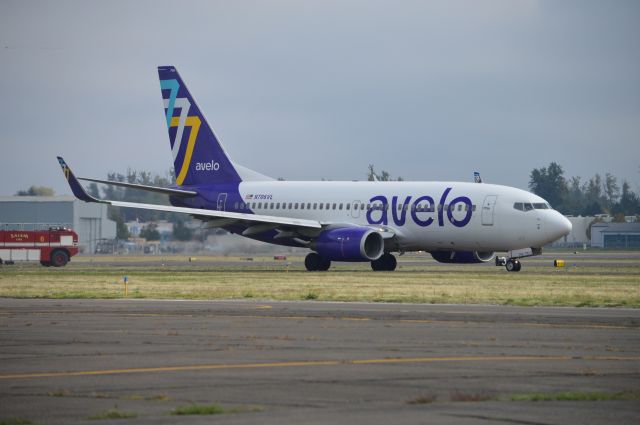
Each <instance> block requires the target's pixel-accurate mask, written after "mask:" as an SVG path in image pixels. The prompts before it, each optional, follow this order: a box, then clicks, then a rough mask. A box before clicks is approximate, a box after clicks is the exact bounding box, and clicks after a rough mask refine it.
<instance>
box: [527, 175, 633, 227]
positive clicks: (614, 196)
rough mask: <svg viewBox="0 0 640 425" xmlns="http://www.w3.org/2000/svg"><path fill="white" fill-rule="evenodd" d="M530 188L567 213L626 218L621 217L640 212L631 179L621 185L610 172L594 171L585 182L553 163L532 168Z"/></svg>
mask: <svg viewBox="0 0 640 425" xmlns="http://www.w3.org/2000/svg"><path fill="white" fill-rule="evenodd" d="M529 189H530V190H531V191H532V192H533V193H535V194H536V195H538V196H541V197H543V198H544V199H546V200H547V201H548V202H549V203H550V204H551V206H552V207H553V208H555V209H556V210H558V211H560V212H561V213H563V214H565V215H582V216H593V215H597V214H609V215H612V216H614V217H616V218H617V219H618V220H619V221H623V220H620V218H621V217H624V216H629V215H638V214H640V197H639V196H638V194H636V193H635V192H634V191H633V190H632V189H631V186H630V185H629V182H627V181H626V180H623V181H622V185H620V184H619V182H618V179H617V178H616V177H615V176H614V175H613V174H611V173H606V174H605V176H604V178H603V177H602V176H601V175H600V174H595V175H594V176H593V177H591V178H590V179H588V180H586V181H582V178H581V177H580V176H574V177H570V178H569V179H567V178H565V176H564V170H563V169H562V167H561V166H560V165H559V164H557V163H556V162H551V163H550V164H549V166H547V167H541V168H534V169H533V170H532V171H531V174H530V175H529Z"/></svg>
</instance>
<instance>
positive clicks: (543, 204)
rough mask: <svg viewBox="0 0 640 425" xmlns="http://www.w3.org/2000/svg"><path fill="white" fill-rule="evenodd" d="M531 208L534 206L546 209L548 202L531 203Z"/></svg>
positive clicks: (538, 208)
mask: <svg viewBox="0 0 640 425" xmlns="http://www.w3.org/2000/svg"><path fill="white" fill-rule="evenodd" d="M533 208H535V209H537V210H548V209H549V204H547V203H544V202H540V203H535V204H533Z"/></svg>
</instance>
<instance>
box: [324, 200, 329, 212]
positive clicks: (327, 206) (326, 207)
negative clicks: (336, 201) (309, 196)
mask: <svg viewBox="0 0 640 425" xmlns="http://www.w3.org/2000/svg"><path fill="white" fill-rule="evenodd" d="M329 206H330V205H329V203H328V202H327V203H326V205H325V206H324V207H325V209H327V210H328V209H329Z"/></svg>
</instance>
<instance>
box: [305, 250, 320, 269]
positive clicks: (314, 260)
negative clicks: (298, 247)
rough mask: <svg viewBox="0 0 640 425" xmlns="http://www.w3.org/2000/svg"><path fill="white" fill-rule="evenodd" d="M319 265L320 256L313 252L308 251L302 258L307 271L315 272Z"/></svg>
mask: <svg viewBox="0 0 640 425" xmlns="http://www.w3.org/2000/svg"><path fill="white" fill-rule="evenodd" d="M319 266H320V256H319V255H318V254H316V253H315V252H310V253H309V254H307V256H306V257H305V259H304V267H305V268H306V269H307V271H310V272H315V271H317V270H318V267H319Z"/></svg>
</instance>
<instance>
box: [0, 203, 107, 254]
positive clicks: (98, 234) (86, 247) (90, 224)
mask: <svg viewBox="0 0 640 425" xmlns="http://www.w3.org/2000/svg"><path fill="white" fill-rule="evenodd" d="M0 226H2V227H3V228H16V229H19V228H22V229H24V230H36V229H43V228H48V227H57V226H65V227H69V228H72V229H73V230H75V231H76V233H77V234H78V245H79V247H80V252H83V253H87V254H93V253H94V252H95V250H96V246H97V245H98V243H99V241H101V240H104V239H115V237H116V223H115V221H112V220H109V219H108V218H107V205H106V204H98V203H87V202H83V201H80V200H78V199H76V198H75V197H73V196H0Z"/></svg>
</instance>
